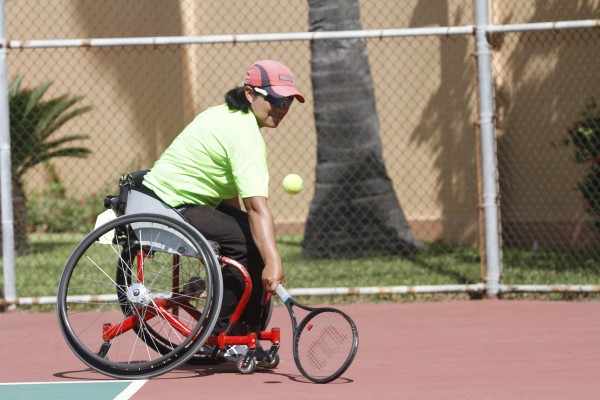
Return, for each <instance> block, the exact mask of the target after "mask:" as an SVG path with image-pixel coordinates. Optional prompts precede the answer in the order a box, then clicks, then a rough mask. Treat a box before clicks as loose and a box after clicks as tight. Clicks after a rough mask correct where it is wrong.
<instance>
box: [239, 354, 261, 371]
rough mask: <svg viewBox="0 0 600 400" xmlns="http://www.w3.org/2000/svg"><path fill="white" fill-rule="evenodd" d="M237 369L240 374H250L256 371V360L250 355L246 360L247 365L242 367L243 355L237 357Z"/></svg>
mask: <svg viewBox="0 0 600 400" xmlns="http://www.w3.org/2000/svg"><path fill="white" fill-rule="evenodd" d="M237 369H238V371H240V373H242V374H252V373H254V371H256V360H255V359H254V357H252V358H251V359H250V361H249V362H248V365H247V366H245V367H244V357H238V360H237Z"/></svg>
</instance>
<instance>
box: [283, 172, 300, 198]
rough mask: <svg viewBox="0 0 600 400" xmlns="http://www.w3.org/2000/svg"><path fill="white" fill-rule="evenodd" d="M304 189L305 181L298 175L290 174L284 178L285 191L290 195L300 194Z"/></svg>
mask: <svg viewBox="0 0 600 400" xmlns="http://www.w3.org/2000/svg"><path fill="white" fill-rule="evenodd" d="M303 187H304V181H303V180H302V178H300V176H299V175H296V174H288V175H286V176H285V178H283V189H284V190H285V191H286V192H287V193H289V194H298V193H300V192H301V191H302V188H303Z"/></svg>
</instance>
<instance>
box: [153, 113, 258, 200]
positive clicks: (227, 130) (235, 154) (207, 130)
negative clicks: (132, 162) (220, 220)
mask: <svg viewBox="0 0 600 400" xmlns="http://www.w3.org/2000/svg"><path fill="white" fill-rule="evenodd" d="M143 184H144V185H145V186H147V187H149V188H150V189H152V190H153V191H154V192H155V193H156V194H157V195H158V197H160V198H161V199H162V200H163V201H164V202H165V203H167V204H169V205H170V206H171V207H178V206H181V205H187V204H193V205H208V206H211V207H216V206H217V205H219V203H220V202H221V201H222V200H224V199H230V198H233V197H236V196H238V195H239V196H240V197H241V198H247V197H254V196H263V197H268V196H269V172H268V169H267V151H266V146H265V142H264V140H263V137H262V135H261V133H260V130H259V128H258V123H257V122H256V118H255V117H254V114H252V113H251V112H249V113H247V114H244V113H242V112H241V111H230V110H229V108H228V107H227V105H226V104H222V105H220V106H216V107H211V108H209V109H207V110H206V111H204V112H202V113H200V114H199V115H198V116H196V118H195V119H194V120H193V121H192V122H191V123H190V124H189V125H188V126H187V127H186V128H185V129H184V130H183V131H182V132H181V133H180V134H179V135H178V136H177V137H176V138H175V140H174V141H173V143H172V144H171V145H170V146H169V147H168V148H167V149H166V150H165V151H164V153H163V154H162V155H161V156H160V158H159V159H158V161H156V163H155V164H154V166H153V167H152V170H151V171H150V172H148V174H146V176H145V178H144V182H143Z"/></svg>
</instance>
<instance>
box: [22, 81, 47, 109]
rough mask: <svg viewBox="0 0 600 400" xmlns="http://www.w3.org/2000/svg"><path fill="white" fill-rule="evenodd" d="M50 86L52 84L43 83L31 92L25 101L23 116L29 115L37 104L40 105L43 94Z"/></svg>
mask: <svg viewBox="0 0 600 400" xmlns="http://www.w3.org/2000/svg"><path fill="white" fill-rule="evenodd" d="M50 85H52V82H44V83H42V84H41V85H40V86H38V87H36V88H35V89H34V90H33V91H32V92H31V95H30V96H29V100H28V101H27V104H26V105H25V110H24V112H23V115H24V116H27V115H29V113H30V112H31V111H32V110H33V109H35V108H36V107H37V106H38V104H40V99H41V98H42V96H43V95H44V93H46V91H47V90H48V88H49V87H50Z"/></svg>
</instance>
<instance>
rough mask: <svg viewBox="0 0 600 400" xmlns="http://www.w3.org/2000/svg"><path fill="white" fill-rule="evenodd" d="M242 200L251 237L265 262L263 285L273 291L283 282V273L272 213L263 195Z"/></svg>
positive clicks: (267, 289)
mask: <svg viewBox="0 0 600 400" xmlns="http://www.w3.org/2000/svg"><path fill="white" fill-rule="evenodd" d="M242 201H243V202H244V208H245V209H246V212H247V213H248V219H249V221H250V231H251V232H252V238H253V239H254V243H255V244H256V247H257V248H258V251H260V254H261V256H262V258H263V261H264V263H265V268H264V270H263V273H262V282H263V286H264V288H265V290H266V291H268V292H270V293H275V291H276V289H277V285H278V284H280V283H281V284H283V283H284V279H285V275H284V272H283V265H282V264H281V256H280V254H279V249H278V248H277V243H276V241H275V223H274V221H273V214H272V213H271V209H270V208H269V205H268V203H267V199H266V198H265V197H260V196H257V197H248V198H246V199H242Z"/></svg>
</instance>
